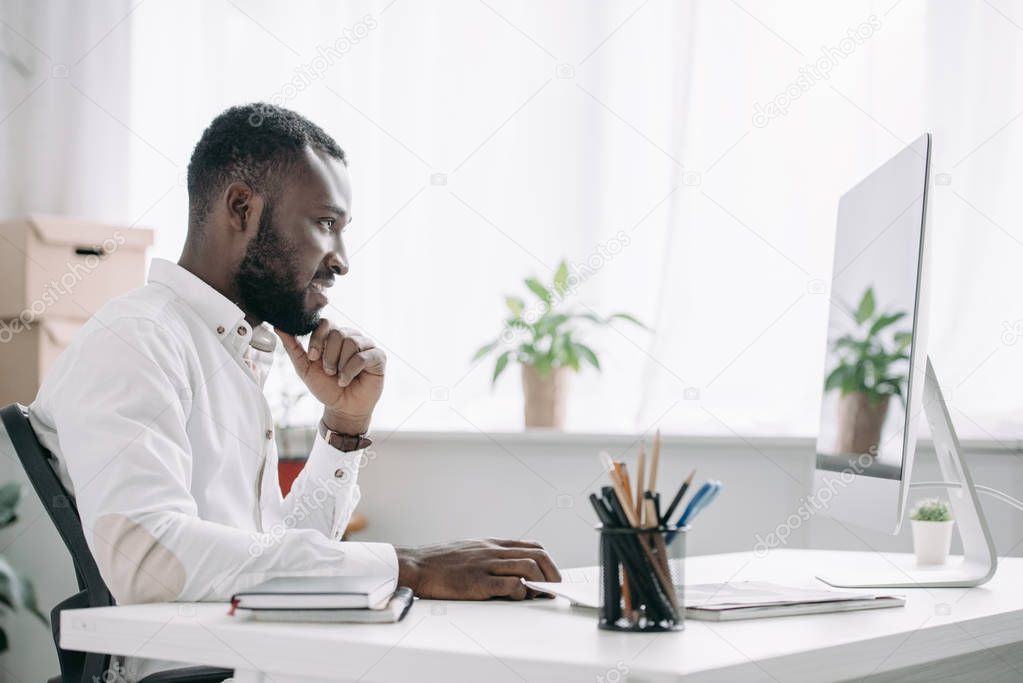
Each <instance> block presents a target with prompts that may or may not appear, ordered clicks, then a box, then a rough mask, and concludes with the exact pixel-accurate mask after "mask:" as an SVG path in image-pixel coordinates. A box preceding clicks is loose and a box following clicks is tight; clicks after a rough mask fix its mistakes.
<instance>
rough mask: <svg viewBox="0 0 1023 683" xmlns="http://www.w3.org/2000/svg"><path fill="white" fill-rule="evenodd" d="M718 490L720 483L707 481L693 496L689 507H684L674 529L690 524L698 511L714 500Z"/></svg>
mask: <svg viewBox="0 0 1023 683" xmlns="http://www.w3.org/2000/svg"><path fill="white" fill-rule="evenodd" d="M720 490H721V482H719V481H708V482H707V483H705V484H704V485H703V486H701V487H700V490H699V491H697V492H696V495H695V496H693V499H692V500H691V501H689V505H687V506H686V510H685V512H683V513H682V516H681V517H679V520H678V524H676V525H675V527H676V528H678V527H683V526H685V525H686V524H687V523H688V522H690V521H691V520H692V519H693V518H694V517H696V515H697V514H698V513H699V512H700V510H702V509H703V508H705V507H707V505H708V504H709V503H710V502H711V501H712V500H714V498H715V497H716V496H717V494H718V491H720Z"/></svg>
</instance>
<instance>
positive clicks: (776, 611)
mask: <svg viewBox="0 0 1023 683" xmlns="http://www.w3.org/2000/svg"><path fill="white" fill-rule="evenodd" d="M524 583H525V584H526V585H527V586H529V587H530V588H533V589H536V590H538V591H543V592H545V593H553V594H554V595H560V596H561V597H564V598H567V599H568V600H569V601H570V602H571V603H572V604H573V605H578V606H581V607H591V608H596V607H598V606H599V603H600V596H599V591H598V587H597V585H596V584H595V583H550V582H540V581H525V582H524ZM683 597H684V600H683V602H684V603H685V606H686V618H687V619H695V620H702V621H732V620H735V619H757V618H763V617H782V616H794V615H798V614H820V613H823V612H850V611H854V610H863V609H881V608H884V607H902V606H903V605H905V604H906V600H905V598H903V597H902V596H900V595H891V594H887V593H858V592H851V591H836V590H825V589H812V588H793V587H790V586H782V585H779V584H775V583H768V582H766V581H736V582H733V583H705V584H691V585H687V586H686V587H685V589H684V596H683Z"/></svg>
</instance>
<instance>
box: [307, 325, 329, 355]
mask: <svg viewBox="0 0 1023 683" xmlns="http://www.w3.org/2000/svg"><path fill="white" fill-rule="evenodd" d="M329 333H330V321H329V320H327V319H326V318H320V324H319V325H317V326H316V329H315V330H313V334H312V336H310V337H309V354H308V355H309V360H311V361H314V360H318V359H319V358H320V356H322V355H323V345H324V343H325V342H326V341H327V335H328V334H329Z"/></svg>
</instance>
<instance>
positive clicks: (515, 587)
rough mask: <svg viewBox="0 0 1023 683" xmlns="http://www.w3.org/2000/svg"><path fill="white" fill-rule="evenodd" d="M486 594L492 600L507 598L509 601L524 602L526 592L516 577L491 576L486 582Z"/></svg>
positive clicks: (524, 586)
mask: <svg viewBox="0 0 1023 683" xmlns="http://www.w3.org/2000/svg"><path fill="white" fill-rule="evenodd" d="M487 592H488V593H490V597H492V598H508V599H509V600H525V599H526V595H527V594H528V591H527V590H526V585H525V584H524V583H522V581H521V580H520V579H519V578H518V577H511V576H492V577H490V580H489V581H488V582H487Z"/></svg>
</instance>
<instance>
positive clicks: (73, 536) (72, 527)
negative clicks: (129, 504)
mask: <svg viewBox="0 0 1023 683" xmlns="http://www.w3.org/2000/svg"><path fill="white" fill-rule="evenodd" d="M0 418H2V420H3V424H4V428H6V430H7V436H8V438H9V439H10V440H11V444H12V445H13V446H14V450H15V452H16V453H17V454H18V459H20V460H21V464H22V466H23V467H24V468H25V472H26V473H27V474H28V478H29V480H30V481H31V482H32V487H33V488H34V489H35V491H36V494H37V495H38V496H39V499H40V500H41V501H42V502H43V507H45V508H46V511H47V512H48V513H49V515H50V519H51V520H53V524H54V526H56V527H57V532H58V533H59V534H60V537H61V538H62V539H64V545H66V546H67V549H68V552H70V553H71V560H72V561H73V562H74V566H75V577H76V578H77V579H78V589H79V591H78V593H75V594H74V595H72V596H71V597H69V598H68V599H67V600H64V601H63V602H61V603H60V604H58V605H57V606H56V607H54V608H53V611H51V612H50V623H51V625H52V628H53V643H54V645H56V647H57V659H58V660H59V662H60V676H56V677H54V678H51V679H50V680H49V681H48V683H96V682H97V681H98V682H100V683H103V682H104V681H107V680H109V675H108V676H106V677H104V672H106V671H107V670H108V668H109V666H110V655H109V654H101V653H96V652H75V651H72V650H65V649H63V648H62V647H61V646H60V613H61V612H62V611H63V610H65V609H78V608H82V607H107V606H110V605H113V604H115V603H114V598H113V596H111V595H110V591H109V590H107V585H106V583H104V582H103V577H101V576H100V573H99V568H98V567H97V566H96V560H95V559H93V557H92V553H91V552H90V551H89V546H88V545H86V542H85V533H84V532H83V530H82V520H81V518H80V517H79V516H78V507H77V506H76V505H75V500H74V498H72V496H71V494H70V493H68V490H67V489H66V488H64V484H62V483H61V481H60V478H59V477H58V476H57V473H56V471H55V470H54V468H53V466H52V464H51V463H52V461H53V455H51V454H50V453H49V452H48V451H47V450H46V449H45V448H43V445H42V444H41V443H39V439H38V438H37V437H36V434H35V431H33V429H32V424H31V423H30V422H29V420H28V409H27V408H25V406H22V405H20V404H18V403H12V404H11V405H9V406H7V407H5V408H4V409H2V410H0ZM233 673H234V672H233V671H232V670H231V669H221V668H217V667H212V666H190V667H184V668H181V669H171V670H168V671H160V672H158V673H155V674H152V675H150V676H146V677H145V678H143V679H142V680H141V681H139V683H221V681H223V680H224V679H225V678H229V677H230V676H231V675H232V674H233Z"/></svg>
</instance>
